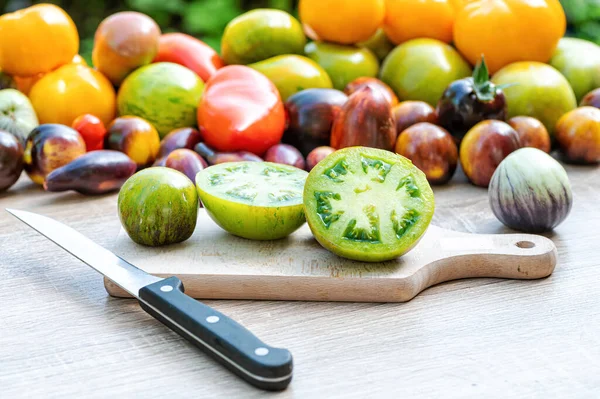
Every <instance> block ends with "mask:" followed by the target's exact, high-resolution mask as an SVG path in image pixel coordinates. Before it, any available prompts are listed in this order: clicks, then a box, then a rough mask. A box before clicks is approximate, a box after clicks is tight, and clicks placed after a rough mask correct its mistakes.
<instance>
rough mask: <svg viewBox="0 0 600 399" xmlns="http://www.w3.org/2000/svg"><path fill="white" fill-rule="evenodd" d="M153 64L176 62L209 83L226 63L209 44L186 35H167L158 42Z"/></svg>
mask: <svg viewBox="0 0 600 399" xmlns="http://www.w3.org/2000/svg"><path fill="white" fill-rule="evenodd" d="M152 62H174V63H176V64H179V65H183V66H184V67H186V68H189V69H191V70H192V71H194V72H196V75H198V76H200V79H202V80H203V81H205V82H206V81H207V80H208V79H209V78H210V77H211V76H212V75H214V74H215V72H217V69H219V68H222V67H223V66H224V65H225V63H224V62H223V60H222V59H221V57H219V54H217V52H216V51H215V50H213V49H212V48H211V47H210V46H209V45H208V44H206V43H204V42H202V41H200V40H198V39H196V38H195V37H192V36H190V35H186V34H184V33H165V34H164V35H162V36H161V37H160V39H159V41H158V53H157V54H156V57H154V60H153V61H152Z"/></svg>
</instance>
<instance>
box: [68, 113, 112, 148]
mask: <svg viewBox="0 0 600 399" xmlns="http://www.w3.org/2000/svg"><path fill="white" fill-rule="evenodd" d="M71 127H72V128H73V129H75V130H77V131H78V132H79V134H81V137H83V141H85V146H86V148H87V152H90V151H95V150H101V149H103V148H104V136H106V127H104V123H102V121H101V120H100V119H99V118H98V117H96V116H94V115H92V114H83V115H80V116H78V117H77V118H75V120H74V121H73V125H72V126H71Z"/></svg>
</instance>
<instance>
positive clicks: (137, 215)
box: [118, 167, 198, 247]
mask: <svg viewBox="0 0 600 399" xmlns="http://www.w3.org/2000/svg"><path fill="white" fill-rule="evenodd" d="M118 209H119V218H120V219H121V224H122V225H123V228H124V229H125V231H126V232H127V234H128V235H129V237H131V239H132V240H133V241H135V242H136V243H138V244H142V245H149V246H153V247H155V246H159V245H166V244H174V243H178V242H182V241H185V240H187V239H188V238H190V237H191V236H192V233H193V232H194V229H195V228H196V219H197V217H198V194H197V193H196V189H195V187H194V184H193V183H192V182H191V181H190V179H189V178H188V177H187V176H186V175H184V174H183V173H181V172H178V171H176V170H174V169H170V168H163V167H154V168H148V169H144V170H142V171H141V172H138V173H136V174H135V175H133V176H131V177H130V178H129V179H128V180H127V181H126V182H125V184H124V185H123V187H121V191H120V192H119V199H118Z"/></svg>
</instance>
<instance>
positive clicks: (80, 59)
mask: <svg viewBox="0 0 600 399" xmlns="http://www.w3.org/2000/svg"><path fill="white" fill-rule="evenodd" d="M71 64H79V65H83V66H87V62H85V60H84V59H83V57H82V56H80V55H79V54H75V57H73V59H72V60H71Z"/></svg>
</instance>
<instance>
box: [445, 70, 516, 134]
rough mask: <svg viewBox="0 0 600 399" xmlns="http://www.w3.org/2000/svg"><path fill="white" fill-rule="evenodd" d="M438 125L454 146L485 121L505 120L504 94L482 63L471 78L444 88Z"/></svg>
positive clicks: (457, 81)
mask: <svg viewBox="0 0 600 399" xmlns="http://www.w3.org/2000/svg"><path fill="white" fill-rule="evenodd" d="M436 111H437V116H438V123H439V124H440V125H441V126H442V127H444V128H446V130H448V131H449V132H450V133H451V134H452V136H453V137H454V139H455V140H456V142H457V143H460V141H461V140H462V138H463V137H464V135H465V134H466V133H467V132H468V131H469V129H471V128H472V127H473V126H475V125H476V124H477V123H479V122H481V121H483V120H486V119H497V120H501V121H504V120H505V119H506V112H507V105H506V97H505V96H504V92H503V91H502V89H501V88H500V87H499V86H496V85H494V84H493V83H492V82H491V81H490V79H489V74H488V69H487V66H486V65H485V61H484V60H483V59H482V60H481V62H480V63H479V64H477V66H476V67H475V69H474V70H473V76H472V77H469V78H463V79H459V80H455V81H454V82H452V83H450V86H448V87H447V88H446V90H445V91H444V93H443V94H442V98H440V100H439V102H438V104H437V109H436Z"/></svg>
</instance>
